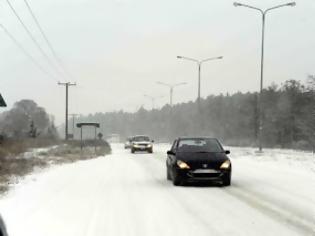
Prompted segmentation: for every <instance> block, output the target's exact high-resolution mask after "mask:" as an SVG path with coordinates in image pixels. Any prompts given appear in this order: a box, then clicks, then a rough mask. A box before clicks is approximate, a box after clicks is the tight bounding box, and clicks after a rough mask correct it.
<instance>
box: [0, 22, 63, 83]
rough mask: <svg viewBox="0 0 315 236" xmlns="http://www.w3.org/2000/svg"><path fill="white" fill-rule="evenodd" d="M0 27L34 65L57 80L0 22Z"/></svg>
mask: <svg viewBox="0 0 315 236" xmlns="http://www.w3.org/2000/svg"><path fill="white" fill-rule="evenodd" d="M0 28H2V30H3V31H4V33H6V35H7V36H8V37H9V38H10V39H11V40H12V41H13V43H14V44H15V45H16V46H17V47H18V48H19V49H20V50H21V51H22V52H23V53H24V54H25V55H26V56H27V57H28V58H29V59H30V60H31V61H32V62H33V63H34V65H36V66H37V67H38V68H39V69H40V70H41V71H42V72H43V73H45V74H46V75H48V77H49V78H51V79H53V80H55V81H57V79H56V78H55V77H54V75H52V74H50V73H49V72H48V71H47V70H45V69H44V68H43V67H42V66H41V65H40V64H39V63H38V62H37V61H36V60H35V58H34V57H32V55H31V54H30V53H28V52H27V51H26V50H25V48H24V47H23V46H22V45H21V44H20V43H19V42H18V41H17V39H16V38H15V37H14V36H13V35H12V34H11V33H10V32H9V31H8V30H7V28H6V27H5V26H4V25H2V24H0Z"/></svg>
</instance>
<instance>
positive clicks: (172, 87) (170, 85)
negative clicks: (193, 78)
mask: <svg viewBox="0 0 315 236" xmlns="http://www.w3.org/2000/svg"><path fill="white" fill-rule="evenodd" d="M156 83H157V84H160V85H164V86H167V87H168V88H169V89H170V106H173V91H174V88H175V87H177V86H181V85H184V84H187V83H185V82H184V83H178V84H168V83H163V82H160V81H157V82H156Z"/></svg>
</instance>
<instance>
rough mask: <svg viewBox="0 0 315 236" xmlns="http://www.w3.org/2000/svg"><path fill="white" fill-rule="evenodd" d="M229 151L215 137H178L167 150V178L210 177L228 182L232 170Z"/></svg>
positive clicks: (177, 182)
mask: <svg viewBox="0 0 315 236" xmlns="http://www.w3.org/2000/svg"><path fill="white" fill-rule="evenodd" d="M229 153H230V151H225V150H224V149H223V147H222V145H221V144H220V142H219V141H218V140H217V139H215V138H207V137H192V138H187V137H184V138H178V139H176V140H175V141H174V143H173V145H172V148H171V150H169V151H168V152H167V160H166V168H167V171H166V172H167V179H168V180H172V181H173V184H174V185H181V184H184V183H185V182H195V181H211V182H220V183H221V184H222V185H223V186H229V185H230V184H231V174H232V164H231V161H230V159H229V158H228V157H227V154H229Z"/></svg>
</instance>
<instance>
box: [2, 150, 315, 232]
mask: <svg viewBox="0 0 315 236" xmlns="http://www.w3.org/2000/svg"><path fill="white" fill-rule="evenodd" d="M168 148H169V145H156V147H155V153H153V154H142V153H141V154H131V153H130V150H124V149H123V145H122V144H119V145H114V147H113V154H112V155H109V156H106V157H100V158H98V159H93V160H89V161H82V162H78V163H74V164H69V165H64V166H58V167H53V168H51V169H49V170H45V171H43V172H40V173H37V174H34V175H31V176H28V177H27V178H26V179H25V180H24V181H22V183H21V184H19V185H17V186H16V188H15V189H13V190H12V191H11V192H10V193H9V194H8V196H7V197H5V198H4V199H2V201H1V204H0V210H1V212H2V214H3V216H4V218H5V220H6V221H7V224H8V230H9V233H10V236H56V235H58V236H104V235H115V236H119V235H121V236H126V235H128V236H129V235H132V236H140V235H159V236H161V235H172V236H173V235H207V236H209V235H241V236H244V235H264V236H266V235H286V236H293V235H315V198H314V196H315V172H314V171H315V169H314V165H315V164H314V162H309V165H304V164H303V160H304V159H303V155H307V154H303V153H302V152H300V153H299V152H296V153H291V154H290V153H287V154H285V155H286V157H289V158H287V159H286V158H284V154H283V153H282V154H281V153H279V152H278V153H277V154H275V155H274V156H272V154H270V157H271V158H272V159H273V160H272V161H268V160H262V159H263V158H262V157H255V156H254V155H252V154H251V153H250V152H251V151H252V150H251V149H244V148H243V149H242V148H239V149H231V150H232V155H231V157H232V158H231V159H232V163H233V175H232V186H231V187H224V188H222V187H219V186H191V185H190V186H184V187H174V186H173V185H172V183H171V182H169V181H166V170H165V157H166V154H165V152H166V150H167V149H168ZM265 155H269V154H268V151H266V154H265ZM281 155H283V157H281ZM290 155H291V156H290ZM297 155H300V156H301V158H302V160H301V159H299V158H297V159H296V160H295V159H294V160H293V161H292V160H291V159H290V158H291V157H298V156H297ZM309 155H311V154H309ZM280 159H282V160H280ZM292 163H294V164H293V165H292ZM306 163H307V162H306Z"/></svg>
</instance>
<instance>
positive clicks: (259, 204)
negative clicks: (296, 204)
mask: <svg viewBox="0 0 315 236" xmlns="http://www.w3.org/2000/svg"><path fill="white" fill-rule="evenodd" d="M224 192H225V193H227V194H230V195H231V196H233V197H235V198H237V199H239V200H240V201H243V202H244V203H246V204H247V205H249V206H251V207H253V208H254V209H257V210H259V211H261V212H262V213H264V214H266V215H268V216H269V217H272V218H273V219H275V220H277V221H279V222H281V223H285V224H286V225H288V227H293V228H295V230H298V231H299V232H301V233H303V235H305V236H306V235H307V236H314V235H315V221H312V220H310V219H307V218H304V217H303V216H301V215H299V216H298V215H297V214H296V213H295V212H294V210H293V209H289V208H288V207H286V208H283V207H280V205H281V204H280V203H277V202H273V201H270V200H267V199H266V197H265V196H263V195H262V194H259V193H257V192H253V191H250V190H249V189H247V188H244V187H241V185H239V184H238V183H234V184H233V186H231V187H229V188H226V189H225V191H224ZM314 213H315V212H314ZM314 217H315V214H314ZM314 220H315V219H314Z"/></svg>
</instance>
